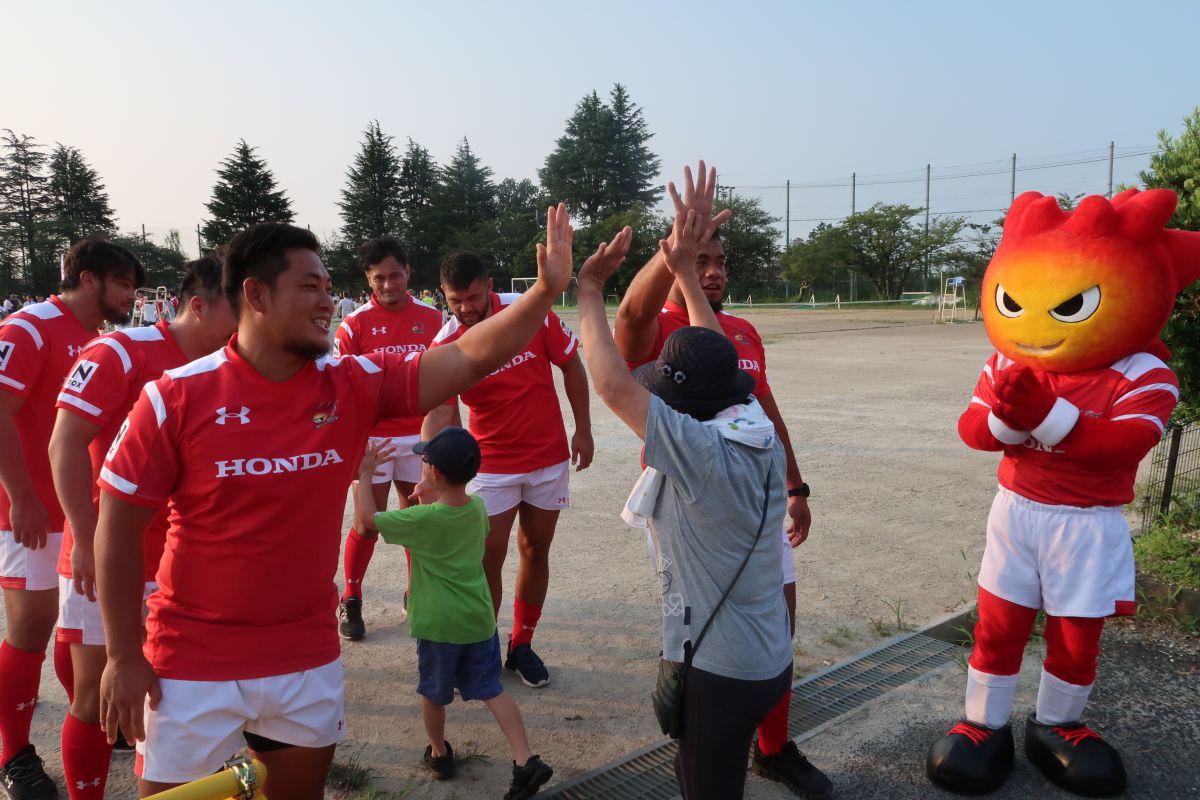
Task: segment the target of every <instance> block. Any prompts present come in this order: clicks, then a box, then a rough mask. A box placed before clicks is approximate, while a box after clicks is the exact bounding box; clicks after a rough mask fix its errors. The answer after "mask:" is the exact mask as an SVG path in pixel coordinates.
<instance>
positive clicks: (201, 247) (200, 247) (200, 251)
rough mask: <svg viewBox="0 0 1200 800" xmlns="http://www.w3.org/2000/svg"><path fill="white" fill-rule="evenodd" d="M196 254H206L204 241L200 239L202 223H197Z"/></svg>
mask: <svg viewBox="0 0 1200 800" xmlns="http://www.w3.org/2000/svg"><path fill="white" fill-rule="evenodd" d="M196 255H197V256H202V255H204V242H203V241H202V240H201V239H200V223H199V222H197V223H196Z"/></svg>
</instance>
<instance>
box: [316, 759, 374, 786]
mask: <svg viewBox="0 0 1200 800" xmlns="http://www.w3.org/2000/svg"><path fill="white" fill-rule="evenodd" d="M370 782H371V770H369V769H367V768H366V767H364V766H363V765H362V764H360V763H359V761H358V756H357V755H353V756H350V758H348V759H346V761H345V762H340V761H335V762H333V765H332V766H331V767H330V768H329V775H328V776H326V778H325V785H326V786H328V787H329V788H331V789H336V790H339V791H351V792H352V791H357V790H359V789H365V788H367V784H369V783H370Z"/></svg>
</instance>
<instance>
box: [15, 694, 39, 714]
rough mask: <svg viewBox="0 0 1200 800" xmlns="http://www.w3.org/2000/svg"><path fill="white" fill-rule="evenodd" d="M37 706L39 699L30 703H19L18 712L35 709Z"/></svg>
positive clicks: (34, 699)
mask: <svg viewBox="0 0 1200 800" xmlns="http://www.w3.org/2000/svg"><path fill="white" fill-rule="evenodd" d="M36 705H37V698H36V697H35V698H33V699H32V700H30V701H29V702H28V703H17V711H24V710H25V709H27V708H33V707H34V706H36Z"/></svg>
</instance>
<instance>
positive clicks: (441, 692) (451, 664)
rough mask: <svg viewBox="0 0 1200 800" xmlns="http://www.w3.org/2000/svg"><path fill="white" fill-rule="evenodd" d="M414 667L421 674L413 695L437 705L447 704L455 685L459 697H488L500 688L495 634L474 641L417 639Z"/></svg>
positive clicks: (465, 698) (487, 698)
mask: <svg viewBox="0 0 1200 800" xmlns="http://www.w3.org/2000/svg"><path fill="white" fill-rule="evenodd" d="M417 668H418V670H419V671H420V675H421V680H420V682H419V683H417V694H419V695H421V696H422V697H424V698H425V699H427V700H429V702H431V703H436V704H437V705H439V706H448V705H450V703H451V702H452V701H453V700H454V689H455V687H458V692H459V694H461V695H462V699H463V700H491V699H492V698H493V697H496V696H497V695H499V694H500V693H501V692H503V691H504V687H503V686H501V685H500V636H499V635H498V634H492V638H491V639H485V640H484V641H482V642H475V643H474V644H446V643H445V642H431V641H428V640H427V639H418V640H417Z"/></svg>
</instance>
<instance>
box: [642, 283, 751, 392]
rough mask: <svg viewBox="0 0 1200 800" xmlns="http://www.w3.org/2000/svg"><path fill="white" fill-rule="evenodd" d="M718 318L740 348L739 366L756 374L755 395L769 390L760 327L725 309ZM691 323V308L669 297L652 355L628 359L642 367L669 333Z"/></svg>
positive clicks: (726, 332)
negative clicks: (635, 359) (755, 327)
mask: <svg viewBox="0 0 1200 800" xmlns="http://www.w3.org/2000/svg"><path fill="white" fill-rule="evenodd" d="M717 322H718V323H720V325H721V330H723V331H725V336H726V337H728V339H729V341H731V342H733V346H734V347H736V348H737V351H738V368H739V369H741V370H742V371H743V372H748V373H750V375H752V376H753V377H754V396H755V397H762V396H763V395H765V394H769V393H770V391H771V385H770V384H769V383H768V382H767V351H766V349H764V348H763V343H762V337H760V336H759V335H758V331H756V330H755V329H754V326H753V325H751V324H750V323H749V322H748V321H747V320H744V319H742V318H741V317H735V316H734V315H733V314H727V313H725V312H724V311H718V312H717ZM690 324H691V322H689V317H688V311H687V308H686V307H685V306H681V305H679V304H678V303H672V302H671V301H670V300H668V301H667V303H666V305H665V306H663V310H662V311H660V312H659V314H658V336H657V337H656V338H655V339H654V347H653V348H651V350H650V355H648V356H647V357H646V358H643V359H642V360H640V361H629V362H626V363H627V364H628V366H629V368H630V369H633V368H635V367H640V366H641V365H642V364H647V363H649V362H651V361H653V360H654V359H656V358H658V354H659V353H661V352H662V349H663V345H664V344H666V341H667V337H668V336H670V335H671V334H672V333H674V332H675V331H677V330H679V329H680V328H686V327H687V326H688V325H690Z"/></svg>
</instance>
